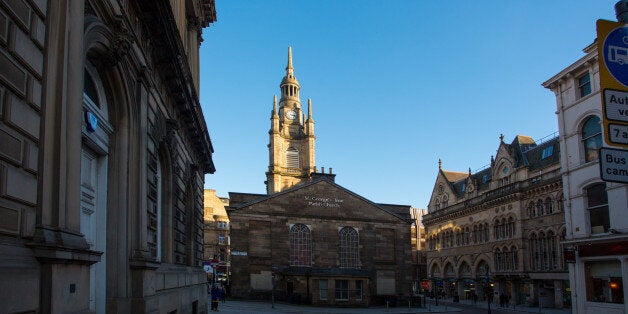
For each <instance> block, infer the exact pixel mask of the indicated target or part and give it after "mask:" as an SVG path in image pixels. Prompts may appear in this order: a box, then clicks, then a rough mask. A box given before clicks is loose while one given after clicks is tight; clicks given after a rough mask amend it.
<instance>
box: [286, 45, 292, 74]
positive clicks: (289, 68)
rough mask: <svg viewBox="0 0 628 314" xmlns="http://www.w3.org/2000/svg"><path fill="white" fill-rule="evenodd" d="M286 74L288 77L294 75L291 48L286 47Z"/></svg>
mask: <svg viewBox="0 0 628 314" xmlns="http://www.w3.org/2000/svg"><path fill="white" fill-rule="evenodd" d="M286 73H287V74H289V75H293V74H294V68H293V67H292V47H288V66H286Z"/></svg>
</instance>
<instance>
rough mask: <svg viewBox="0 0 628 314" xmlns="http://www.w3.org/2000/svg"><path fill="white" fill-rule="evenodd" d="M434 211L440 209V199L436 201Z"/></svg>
mask: <svg viewBox="0 0 628 314" xmlns="http://www.w3.org/2000/svg"><path fill="white" fill-rule="evenodd" d="M434 209H435V210H439V209H440V199H439V198H438V197H437V198H435V199H434Z"/></svg>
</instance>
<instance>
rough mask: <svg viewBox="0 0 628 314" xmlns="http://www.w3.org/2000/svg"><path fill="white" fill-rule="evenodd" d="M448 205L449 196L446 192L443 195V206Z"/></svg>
mask: <svg viewBox="0 0 628 314" xmlns="http://www.w3.org/2000/svg"><path fill="white" fill-rule="evenodd" d="M447 205H449V197H448V196H447V194H445V195H443V208H444V207H447Z"/></svg>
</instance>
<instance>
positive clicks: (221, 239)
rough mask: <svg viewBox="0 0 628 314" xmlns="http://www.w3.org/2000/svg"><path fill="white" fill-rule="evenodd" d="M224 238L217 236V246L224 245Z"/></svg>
mask: <svg viewBox="0 0 628 314" xmlns="http://www.w3.org/2000/svg"><path fill="white" fill-rule="evenodd" d="M225 239H226V238H225V236H224V235H222V234H221V235H219V236H218V244H225Z"/></svg>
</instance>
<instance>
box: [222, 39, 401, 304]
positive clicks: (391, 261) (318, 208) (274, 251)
mask: <svg viewBox="0 0 628 314" xmlns="http://www.w3.org/2000/svg"><path fill="white" fill-rule="evenodd" d="M280 87H281V99H280V101H279V108H278V107H277V101H276V100H275V101H274V103H273V110H272V114H271V128H270V132H269V133H270V144H269V146H268V147H269V157H270V158H269V168H268V169H269V170H268V172H267V178H268V181H267V182H266V184H267V191H268V193H267V194H247V193H234V192H231V193H229V199H230V206H229V207H227V213H228V214H229V219H230V221H231V230H230V233H231V239H232V240H231V267H232V272H231V274H232V275H231V294H232V296H234V297H241V298H253V299H254V298H263V299H266V300H268V299H270V298H271V295H274V297H275V298H276V299H278V300H287V301H292V302H307V303H309V302H311V303H313V304H316V305H334V306H368V305H371V304H377V303H383V301H384V300H385V299H386V298H396V297H398V296H399V295H405V296H407V295H409V294H411V293H412V279H413V273H412V264H411V256H412V255H411V253H412V248H411V235H410V226H411V223H412V219H411V218H410V206H403V205H386V204H375V203H373V202H371V201H369V200H367V199H365V198H364V197H362V196H360V195H358V194H356V193H354V192H351V191H349V190H347V189H345V188H343V187H341V186H340V185H338V184H336V183H335V180H334V178H335V175H334V174H332V173H331V168H330V169H329V170H330V171H329V173H324V170H323V171H322V172H320V173H317V171H316V165H315V162H314V138H315V137H314V120H313V118H312V104H311V102H308V113H307V118H306V115H305V114H303V112H302V109H301V102H300V100H299V89H300V86H299V84H298V82H297V80H296V78H295V77H294V68H293V66H292V52H291V50H290V49H289V50H288V66H287V67H286V76H285V77H284V78H283V80H282V82H281V85H280Z"/></svg>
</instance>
